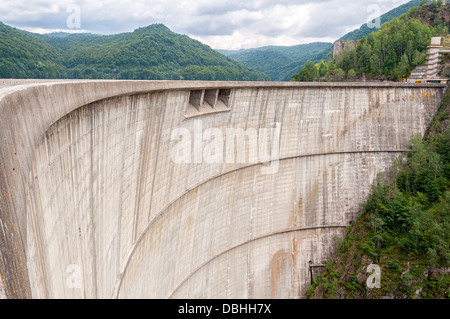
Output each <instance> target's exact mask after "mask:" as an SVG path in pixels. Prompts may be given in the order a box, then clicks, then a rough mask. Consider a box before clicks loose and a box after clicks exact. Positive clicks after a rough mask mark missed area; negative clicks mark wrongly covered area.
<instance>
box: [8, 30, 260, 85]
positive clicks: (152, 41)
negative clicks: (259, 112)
mask: <svg viewBox="0 0 450 319" xmlns="http://www.w3.org/2000/svg"><path fill="white" fill-rule="evenodd" d="M0 78H69V79H72V78H73V79H133V80H181V79H183V80H210V81H215V80H223V81H231V80H235V81H268V80H269V77H268V76H267V75H266V74H264V73H261V72H259V71H255V70H251V69H250V68H248V67H246V66H244V65H242V64H240V63H238V62H236V61H233V60H231V59H229V58H227V57H225V56H224V55H222V54H220V53H218V52H217V51H215V50H213V49H211V48H210V47H209V46H207V45H205V44H202V43H200V42H199V41H197V40H194V39H191V38H189V37H188V36H186V35H180V34H176V33H174V32H172V31H171V30H170V29H169V28H167V27H166V26H165V25H163V24H154V25H150V26H148V27H145V28H139V29H137V30H135V31H134V32H129V33H121V34H115V35H106V36H102V35H93V34H64V33H55V34H50V35H39V34H33V33H29V32H25V31H21V30H18V29H15V28H12V27H10V26H7V25H5V24H3V23H1V24H0Z"/></svg>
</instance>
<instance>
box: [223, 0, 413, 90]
mask: <svg viewBox="0 0 450 319" xmlns="http://www.w3.org/2000/svg"><path fill="white" fill-rule="evenodd" d="M420 1H421V0H412V1H410V2H408V3H405V4H403V5H401V6H399V7H397V8H395V9H393V10H391V11H389V12H387V13H385V14H383V15H382V16H381V17H380V21H381V23H382V24H383V23H385V22H388V21H391V20H392V19H393V18H396V17H399V16H400V15H402V14H403V13H405V12H407V11H408V10H409V9H410V8H412V7H413V6H417V5H419V4H420ZM378 30H379V29H377V28H372V29H371V28H369V27H368V26H367V24H364V25H362V26H361V27H360V28H359V29H357V30H354V31H352V32H350V33H348V34H346V35H344V36H343V37H341V38H340V39H339V40H360V39H361V38H363V37H365V36H368V35H369V34H370V33H371V32H373V31H378ZM218 51H219V52H221V53H222V54H224V55H226V56H228V57H229V58H231V59H233V60H236V61H238V62H240V63H242V64H244V65H246V66H247V67H249V68H252V69H254V70H258V71H261V72H264V73H266V74H268V75H269V76H270V78H271V80H272V81H289V80H290V79H291V78H292V75H293V74H296V73H297V72H298V71H299V70H301V69H302V68H303V67H304V66H305V65H306V63H307V62H308V60H311V61H312V62H314V63H319V62H320V61H322V60H324V61H329V60H331V59H332V58H333V44H332V43H323V42H316V43H310V44H303V45H295V46H287V47H277V46H268V47H261V48H255V49H247V50H235V51H234V50H218Z"/></svg>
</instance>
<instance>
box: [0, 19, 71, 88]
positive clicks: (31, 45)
mask: <svg viewBox="0 0 450 319" xmlns="http://www.w3.org/2000/svg"><path fill="white" fill-rule="evenodd" d="M65 75H66V70H65V68H64V66H63V57H62V55H61V52H60V51H59V50H58V49H56V48H54V47H52V46H51V45H49V44H47V43H45V42H43V41H40V40H38V39H35V38H33V37H31V36H27V35H24V34H23V33H22V32H21V31H19V30H16V29H14V28H11V27H9V26H7V25H5V24H3V23H1V22H0V78H43V79H47V78H62V77H64V76H65Z"/></svg>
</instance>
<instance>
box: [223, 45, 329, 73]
mask: <svg viewBox="0 0 450 319" xmlns="http://www.w3.org/2000/svg"><path fill="white" fill-rule="evenodd" d="M330 45H331V43H323V42H316V43H311V44H301V45H295V46H267V47H261V48H256V49H247V50H237V51H229V50H218V51H219V52H221V53H222V54H225V55H226V56H228V57H229V58H231V59H233V60H236V61H238V62H240V63H242V64H244V65H246V66H247V67H249V68H251V69H254V70H258V71H261V72H264V73H266V74H267V75H269V76H270V79H271V80H272V81H289V79H290V78H291V76H292V74H293V73H295V72H296V71H297V70H298V69H299V68H301V67H302V66H303V65H304V64H305V63H306V61H308V59H311V57H312V56H318V55H319V54H320V53H321V52H323V51H324V49H325V48H327V47H329V46H330ZM319 61H320V60H317V62H319Z"/></svg>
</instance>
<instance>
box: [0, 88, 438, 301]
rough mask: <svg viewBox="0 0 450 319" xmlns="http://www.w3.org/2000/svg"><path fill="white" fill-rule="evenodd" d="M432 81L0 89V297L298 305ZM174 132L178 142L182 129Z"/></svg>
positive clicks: (416, 126) (426, 105) (420, 109)
mask: <svg viewBox="0 0 450 319" xmlns="http://www.w3.org/2000/svg"><path fill="white" fill-rule="evenodd" d="M445 90H446V86H445V85H442V84H407V83H274V82H264V83H261V82H185V81H61V82H45V81H44V82H42V83H21V84H20V85H5V86H4V87H3V88H0V274H1V282H2V284H0V287H1V288H3V290H4V293H5V294H6V296H7V297H8V298H215V299H216V298H237V299H247V298H249V299H250V298H262V299H267V298H302V297H303V296H304V293H305V291H306V289H307V288H308V285H309V284H310V283H311V272H310V266H311V265H312V266H314V265H320V264H321V263H323V262H324V261H325V260H327V258H328V257H330V255H331V254H332V252H333V249H334V247H335V238H339V237H342V236H343V235H344V234H345V230H346V227H347V226H348V225H349V224H350V223H351V221H353V220H355V218H356V216H357V214H358V209H359V205H360V204H361V203H363V202H364V200H365V199H366V198H367V195H368V194H369V192H370V188H371V184H372V182H373V181H374V180H375V178H376V176H377V174H379V173H383V172H386V171H387V170H388V169H389V168H390V167H391V166H392V164H393V162H394V160H395V159H396V158H397V157H398V156H399V155H400V154H401V153H402V152H404V151H405V150H406V149H407V145H408V143H409V140H410V137H411V136H412V135H413V134H421V135H424V134H425V132H426V130H427V127H428V125H429V124H430V122H431V120H432V119H433V116H434V115H435V113H436V111H437V110H438V108H439V105H440V102H441V100H442V97H443V95H444V92H445ZM189 133H190V134H189Z"/></svg>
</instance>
